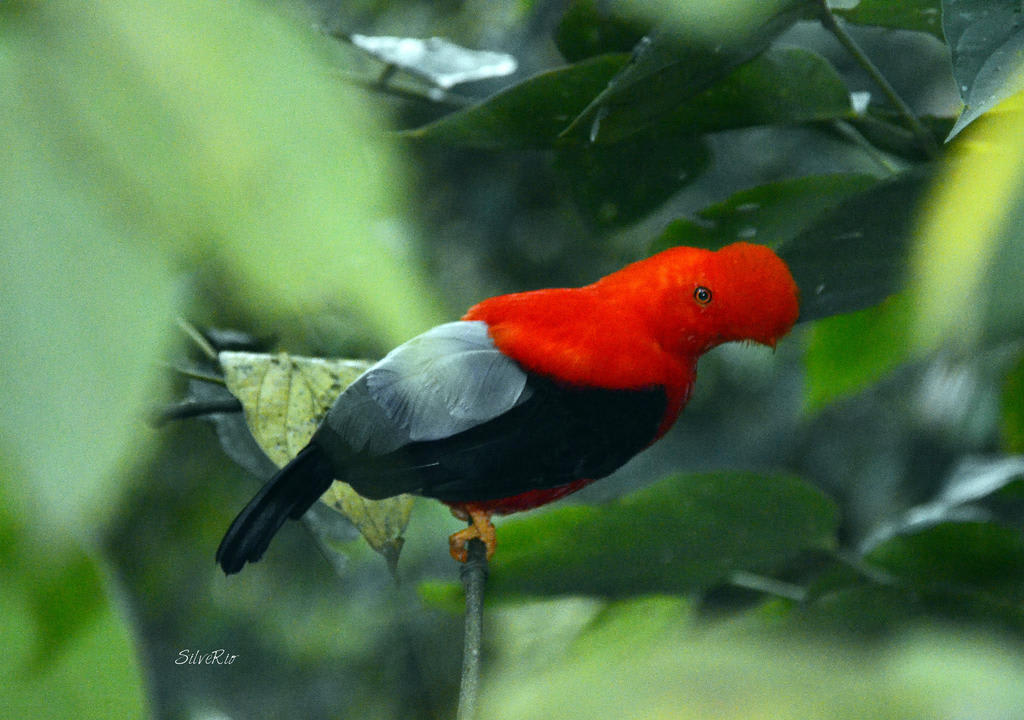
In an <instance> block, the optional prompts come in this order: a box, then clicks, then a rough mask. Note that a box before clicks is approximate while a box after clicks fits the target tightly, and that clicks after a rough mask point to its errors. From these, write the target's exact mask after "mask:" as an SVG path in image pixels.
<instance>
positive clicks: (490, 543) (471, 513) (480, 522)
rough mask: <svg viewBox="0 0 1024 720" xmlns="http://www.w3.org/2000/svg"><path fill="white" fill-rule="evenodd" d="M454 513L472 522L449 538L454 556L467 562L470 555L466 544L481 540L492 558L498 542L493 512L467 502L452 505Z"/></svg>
mask: <svg viewBox="0 0 1024 720" xmlns="http://www.w3.org/2000/svg"><path fill="white" fill-rule="evenodd" d="M452 515H454V516H455V517H457V518H459V519H460V520H465V521H466V522H468V523H470V526H469V527H467V528H465V529H464V530H459V531H458V532H457V533H452V535H451V536H450V537H449V538H448V552H450V553H451V555H452V557H453V558H455V559H456V560H458V561H459V562H463V563H464V562H466V560H467V559H468V557H469V553H468V551H467V550H466V544H467V543H468V542H469V541H470V540H480V541H481V542H482V543H483V544H484V547H486V548H487V559H488V560H490V559H491V556H492V555H494V548H495V546H496V545H497V542H498V541H497V538H496V537H495V535H494V525H493V524H492V523H491V513H490V512H488V511H487V510H484V509H483V508H481V507H480V506H478V505H473V504H471V503H465V504H462V505H454V506H452Z"/></svg>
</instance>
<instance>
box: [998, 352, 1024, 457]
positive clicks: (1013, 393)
mask: <svg viewBox="0 0 1024 720" xmlns="http://www.w3.org/2000/svg"><path fill="white" fill-rule="evenodd" d="M1000 425H1001V430H1002V436H1003V446H1004V449H1005V450H1006V451H1007V452H1014V453H1024V355H1022V356H1021V357H1020V359H1019V360H1018V361H1017V364H1016V365H1015V366H1014V367H1013V369H1012V370H1010V372H1009V373H1008V374H1007V376H1006V380H1005V381H1004V383H1003V393H1002V421H1001V423H1000Z"/></svg>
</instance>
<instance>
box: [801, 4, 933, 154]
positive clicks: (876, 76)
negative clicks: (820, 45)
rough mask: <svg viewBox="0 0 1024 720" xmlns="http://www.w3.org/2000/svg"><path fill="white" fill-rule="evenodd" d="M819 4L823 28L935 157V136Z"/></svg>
mask: <svg viewBox="0 0 1024 720" xmlns="http://www.w3.org/2000/svg"><path fill="white" fill-rule="evenodd" d="M818 4H819V5H820V9H821V13H820V16H819V19H820V21H821V24H822V25H824V26H825V29H826V30H828V31H829V32H831V33H832V34H833V35H834V36H835V38H836V40H838V41H839V44H840V45H842V46H843V47H844V48H846V51H847V52H848V53H850V55H851V56H853V59H854V60H855V61H856V62H857V64H858V65H860V66H861V67H862V68H863V69H864V71H865V72H866V73H867V74H868V75H869V76H871V79H872V80H873V81H874V82H875V84H876V85H878V87H879V88H880V89H881V90H882V93H883V94H884V95H885V96H886V97H887V98H888V99H889V102H890V103H892V105H893V107H894V108H896V110H897V111H898V112H899V113H900V115H902V116H903V119H904V120H905V121H906V123H907V126H908V127H909V128H910V130H911V132H913V133H914V136H915V137H916V138H917V141H918V143H919V144H920V146H921V149H922V150H924V152H925V154H926V155H927V156H928V157H929V158H935V157H938V155H939V146H938V144H937V143H936V142H935V137H934V136H933V135H932V134H931V133H930V132H928V129H927V128H926V127H925V126H924V125H922V124H921V121H920V120H918V119H917V115H915V114H914V111H913V110H911V109H910V106H909V105H907V103H906V102H904V101H903V98H901V97H900V95H899V93H897V92H896V89H895V88H894V87H893V86H892V85H891V84H890V83H889V81H888V80H886V79H885V76H884V75H883V74H882V71H881V70H879V69H878V66H877V65H875V64H874V63H873V62H872V61H871V58H869V57H868V56H867V55H866V54H865V53H864V51H863V50H861V48H860V46H859V45H858V44H857V42H856V41H855V40H854V39H853V37H851V36H850V34H849V33H848V32H846V30H845V29H844V28H843V27H842V26H841V25H840V24H839V21H838V20H837V19H836V16H835V15H833V14H832V10H831V9H830V8H829V6H828V2H827V0H818Z"/></svg>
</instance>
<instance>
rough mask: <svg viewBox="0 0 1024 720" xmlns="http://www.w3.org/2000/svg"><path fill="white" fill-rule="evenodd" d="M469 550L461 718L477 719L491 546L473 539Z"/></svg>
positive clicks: (464, 582)
mask: <svg viewBox="0 0 1024 720" xmlns="http://www.w3.org/2000/svg"><path fill="white" fill-rule="evenodd" d="M466 550H467V553H468V555H469V557H468V558H467V560H466V562H465V564H463V566H462V570H461V573H460V575H461V578H462V586H463V588H465V591H466V628H465V639H464V643H463V650H462V682H461V684H460V685H459V710H458V714H457V716H456V717H457V720H473V718H474V717H476V701H477V695H478V693H479V690H480V647H481V645H482V642H483V625H484V585H485V584H486V582H487V549H486V548H485V547H484V544H483V543H482V542H480V541H479V540H475V539H474V540H470V541H469V542H468V543H467V545H466Z"/></svg>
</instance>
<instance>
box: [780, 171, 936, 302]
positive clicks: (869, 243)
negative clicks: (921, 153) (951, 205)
mask: <svg viewBox="0 0 1024 720" xmlns="http://www.w3.org/2000/svg"><path fill="white" fill-rule="evenodd" d="M930 172H931V168H930V167H921V168H917V169H915V170H911V171H908V172H905V173H901V174H899V175H896V176H894V177H892V178H891V179H888V180H885V181H883V182H880V183H877V184H876V185H875V186H873V187H871V188H869V189H868V190H866V191H864V192H862V193H859V194H858V195H854V196H852V197H851V198H849V199H848V200H846V201H845V202H843V203H842V204H841V205H839V206H838V207H836V208H834V209H832V210H830V211H827V212H825V213H824V214H823V215H821V216H819V217H818V219H817V220H815V221H814V222H813V223H811V224H810V225H809V226H808V227H807V228H806V229H805V230H804V231H803V232H801V233H800V234H799V235H798V236H797V237H795V238H793V239H792V240H791V241H788V242H785V243H783V244H782V245H781V246H780V247H779V256H780V257H781V258H782V259H783V260H785V261H786V263H787V264H788V265H789V269H790V270H791V271H792V273H793V277H794V278H795V279H796V282H797V285H798V286H799V287H800V319H801V320H816V319H818V318H823V317H828V316H830V315H837V314H839V313H844V312H852V311H854V310H861V309H863V308H866V307H870V306H871V305H874V304H876V303H878V302H881V301H882V300H883V299H885V298H886V297H888V296H889V295H892V294H893V293H896V292H898V291H899V290H900V287H901V285H902V282H903V279H904V276H905V274H906V269H907V265H908V253H909V241H910V235H911V226H912V223H913V220H914V218H915V211H916V209H917V206H918V202H919V200H920V198H921V194H922V192H923V191H924V190H925V188H926V187H927V186H928V180H929V179H930Z"/></svg>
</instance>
